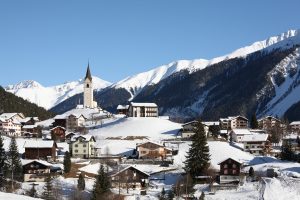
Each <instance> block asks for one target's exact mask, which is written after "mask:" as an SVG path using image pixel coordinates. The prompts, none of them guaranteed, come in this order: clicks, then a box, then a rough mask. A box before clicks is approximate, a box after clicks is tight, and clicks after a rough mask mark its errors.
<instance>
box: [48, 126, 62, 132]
mask: <svg viewBox="0 0 300 200" xmlns="http://www.w3.org/2000/svg"><path fill="white" fill-rule="evenodd" d="M56 128H61V129H64V130H66V128H65V127H62V126H55V127H54V128H51V129H50V130H51V131H52V130H54V129H56Z"/></svg>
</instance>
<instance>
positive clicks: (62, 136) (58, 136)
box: [50, 126, 66, 142]
mask: <svg viewBox="0 0 300 200" xmlns="http://www.w3.org/2000/svg"><path fill="white" fill-rule="evenodd" d="M50 131H51V139H52V140H54V141H56V142H64V141H65V140H66V129H65V128H64V127H62V126H56V127H54V128H52V129H50Z"/></svg>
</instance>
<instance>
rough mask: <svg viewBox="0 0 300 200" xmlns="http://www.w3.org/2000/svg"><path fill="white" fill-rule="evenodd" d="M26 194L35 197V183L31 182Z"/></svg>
mask: <svg viewBox="0 0 300 200" xmlns="http://www.w3.org/2000/svg"><path fill="white" fill-rule="evenodd" d="M27 195H28V196H30V197H36V189H35V185H34V184H32V187H31V189H30V190H29V191H28V192H27Z"/></svg>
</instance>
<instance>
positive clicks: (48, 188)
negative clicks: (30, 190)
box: [43, 174, 55, 200]
mask: <svg viewBox="0 0 300 200" xmlns="http://www.w3.org/2000/svg"><path fill="white" fill-rule="evenodd" d="M51 181H52V178H51V175H50V174H49V175H48V176H47V178H46V182H45V186H44V192H43V199H45V200H55V198H54V196H53V187H52V183H51Z"/></svg>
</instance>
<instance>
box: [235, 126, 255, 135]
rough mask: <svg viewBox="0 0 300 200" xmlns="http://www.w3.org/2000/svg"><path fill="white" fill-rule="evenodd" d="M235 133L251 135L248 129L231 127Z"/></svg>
mask: <svg viewBox="0 0 300 200" xmlns="http://www.w3.org/2000/svg"><path fill="white" fill-rule="evenodd" d="M231 132H232V133H234V134H235V135H252V134H253V133H251V132H250V130H249V129H243V128H237V129H232V131H231Z"/></svg>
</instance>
